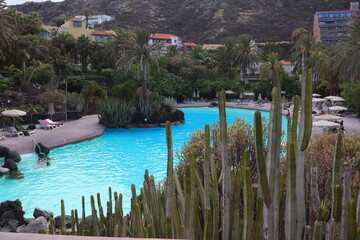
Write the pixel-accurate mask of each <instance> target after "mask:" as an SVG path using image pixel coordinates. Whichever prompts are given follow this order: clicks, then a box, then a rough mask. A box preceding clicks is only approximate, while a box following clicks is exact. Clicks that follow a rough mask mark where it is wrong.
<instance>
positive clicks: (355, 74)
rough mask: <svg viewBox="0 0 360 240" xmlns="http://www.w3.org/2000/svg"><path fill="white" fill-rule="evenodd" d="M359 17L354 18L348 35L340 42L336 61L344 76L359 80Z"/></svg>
mask: <svg viewBox="0 0 360 240" xmlns="http://www.w3.org/2000/svg"><path fill="white" fill-rule="evenodd" d="M359 41H360V19H359V18H354V19H353V24H352V25H351V31H350V36H349V37H346V38H345V39H344V40H343V41H342V43H341V47H340V49H341V51H340V54H339V55H340V56H342V57H340V58H338V63H339V67H340V73H341V74H342V75H343V76H344V77H348V78H352V79H356V80H360V46H359V45H360V44H359Z"/></svg>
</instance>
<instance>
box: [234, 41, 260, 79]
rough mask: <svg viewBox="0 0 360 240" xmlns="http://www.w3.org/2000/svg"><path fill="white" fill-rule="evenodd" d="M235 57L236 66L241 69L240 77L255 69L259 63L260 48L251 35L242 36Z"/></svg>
mask: <svg viewBox="0 0 360 240" xmlns="http://www.w3.org/2000/svg"><path fill="white" fill-rule="evenodd" d="M238 44H239V45H238V46H237V51H236V52H235V55H234V64H235V65H236V66H239V68H240V76H241V75H242V76H243V77H244V76H245V74H246V70H247V69H251V68H254V67H255V66H256V63H258V61H259V55H258V47H257V45H256V43H255V41H254V40H252V39H251V37H250V35H248V34H242V35H240V37H239V43H238Z"/></svg>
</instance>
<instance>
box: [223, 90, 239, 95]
mask: <svg viewBox="0 0 360 240" xmlns="http://www.w3.org/2000/svg"><path fill="white" fill-rule="evenodd" d="M225 93H226V94H235V93H236V92H234V91H231V90H227V91H225Z"/></svg>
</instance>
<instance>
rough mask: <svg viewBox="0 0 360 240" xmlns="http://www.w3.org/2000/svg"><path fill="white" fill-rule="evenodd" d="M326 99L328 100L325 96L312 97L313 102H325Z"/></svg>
mask: <svg viewBox="0 0 360 240" xmlns="http://www.w3.org/2000/svg"><path fill="white" fill-rule="evenodd" d="M325 101H326V99H324V98H313V99H312V102H313V103H317V102H325Z"/></svg>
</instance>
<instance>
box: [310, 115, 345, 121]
mask: <svg viewBox="0 0 360 240" xmlns="http://www.w3.org/2000/svg"><path fill="white" fill-rule="evenodd" d="M314 119H315V120H328V121H337V120H341V117H339V116H335V115H331V114H324V115H319V116H315V117H314Z"/></svg>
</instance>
